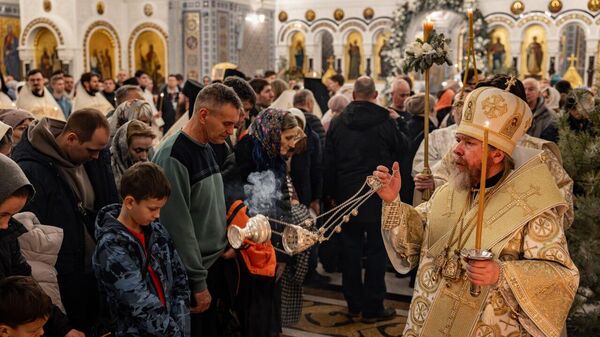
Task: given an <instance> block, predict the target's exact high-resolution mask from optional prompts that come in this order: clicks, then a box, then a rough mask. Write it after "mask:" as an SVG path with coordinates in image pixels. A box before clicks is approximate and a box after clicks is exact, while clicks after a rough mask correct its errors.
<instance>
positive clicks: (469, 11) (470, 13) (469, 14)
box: [467, 8, 473, 33]
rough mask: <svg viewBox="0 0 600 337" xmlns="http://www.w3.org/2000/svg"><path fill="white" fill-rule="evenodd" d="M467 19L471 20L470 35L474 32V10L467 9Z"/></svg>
mask: <svg viewBox="0 0 600 337" xmlns="http://www.w3.org/2000/svg"><path fill="white" fill-rule="evenodd" d="M467 17H468V18H469V33H470V32H472V31H473V8H469V9H467Z"/></svg>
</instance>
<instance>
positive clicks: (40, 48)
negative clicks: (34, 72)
mask: <svg viewBox="0 0 600 337" xmlns="http://www.w3.org/2000/svg"><path fill="white" fill-rule="evenodd" d="M34 47H35V60H34V64H35V67H36V68H38V69H40V70H41V72H42V74H43V75H44V77H45V78H50V77H51V76H52V73H53V72H55V71H59V70H62V62H61V60H60V59H59V58H58V42H57V41H56V37H55V36H54V33H52V32H51V31H50V30H49V29H47V28H40V29H39V30H38V32H37V34H36V36H35V42H34Z"/></svg>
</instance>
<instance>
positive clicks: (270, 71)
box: [265, 70, 277, 78]
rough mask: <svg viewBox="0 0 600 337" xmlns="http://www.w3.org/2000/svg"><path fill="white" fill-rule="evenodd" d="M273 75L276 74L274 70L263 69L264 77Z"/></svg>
mask: <svg viewBox="0 0 600 337" xmlns="http://www.w3.org/2000/svg"><path fill="white" fill-rule="evenodd" d="M273 75H277V73H276V72H275V71H274V70H267V71H265V78H266V77H271V76H273Z"/></svg>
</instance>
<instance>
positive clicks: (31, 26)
mask: <svg viewBox="0 0 600 337" xmlns="http://www.w3.org/2000/svg"><path fill="white" fill-rule="evenodd" d="M42 26H43V27H45V28H50V30H51V31H52V32H53V33H54V34H55V35H56V37H58V44H59V45H64V44H65V38H64V36H63V34H62V32H61V31H60V29H59V28H58V25H57V24H56V23H54V21H52V20H50V19H48V18H37V19H34V20H31V21H30V22H29V23H28V24H27V26H26V27H25V29H23V32H22V33H21V46H25V45H27V38H28V37H29V34H31V32H32V31H33V30H35V29H36V28H40V27H42Z"/></svg>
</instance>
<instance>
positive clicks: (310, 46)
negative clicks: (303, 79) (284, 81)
mask: <svg viewBox="0 0 600 337" xmlns="http://www.w3.org/2000/svg"><path fill="white" fill-rule="evenodd" d="M306 41H313V43H306V53H307V55H306V62H309V69H308V70H311V69H310V59H312V60H313V69H312V70H313V71H321V67H318V66H317V64H321V63H320V62H321V53H320V52H319V51H320V50H319V44H318V43H314V41H315V40H314V36H313V35H307V36H306Z"/></svg>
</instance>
